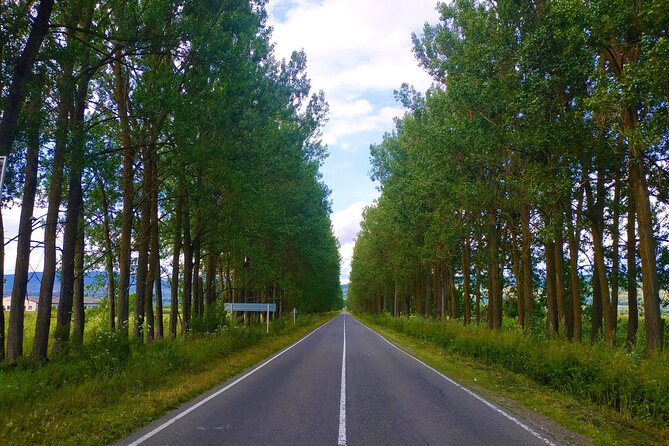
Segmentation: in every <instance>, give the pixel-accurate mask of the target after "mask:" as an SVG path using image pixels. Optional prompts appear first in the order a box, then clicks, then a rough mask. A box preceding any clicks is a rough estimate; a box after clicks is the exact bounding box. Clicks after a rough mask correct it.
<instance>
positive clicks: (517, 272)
mask: <svg viewBox="0 0 669 446" xmlns="http://www.w3.org/2000/svg"><path fill="white" fill-rule="evenodd" d="M518 245H519V243H518V236H517V234H516V229H514V228H513V227H512V229H511V263H512V269H513V275H514V277H515V279H516V306H517V308H518V328H519V329H520V331H521V332H522V331H523V330H524V329H525V293H524V289H523V273H522V268H521V266H520V250H519V249H518Z"/></svg>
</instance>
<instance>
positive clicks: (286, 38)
mask: <svg viewBox="0 0 669 446" xmlns="http://www.w3.org/2000/svg"><path fill="white" fill-rule="evenodd" d="M436 5H437V0H411V1H404V0H270V2H269V5H268V12H269V15H270V18H269V23H270V25H271V26H272V27H273V28H274V32H273V34H272V35H273V39H272V40H273V41H274V43H275V45H276V47H275V53H276V56H277V57H278V58H289V57H290V54H291V52H292V51H295V50H300V49H304V51H305V52H306V54H307V74H308V76H309V77H310V78H311V84H312V89H313V90H314V91H318V90H323V91H324V92H325V98H326V100H327V102H328V103H329V105H330V119H329V122H328V124H327V125H326V127H325V129H324V132H323V142H324V143H325V144H327V145H328V148H329V152H330V156H329V158H328V159H327V160H326V162H325V164H324V166H323V168H322V172H323V179H324V181H325V183H326V184H327V185H328V187H329V188H330V189H331V190H332V195H331V200H332V210H333V215H332V225H333V229H334V233H335V235H336V236H337V238H338V240H339V244H340V250H339V251H340V254H341V256H342V271H341V282H342V283H348V278H349V274H350V270H351V266H350V265H351V255H352V253H353V246H354V244H355V237H356V234H357V233H358V231H359V229H360V219H361V216H362V211H363V209H364V208H365V206H367V205H370V204H372V202H373V201H374V199H375V198H377V197H378V196H379V192H378V191H377V190H376V184H375V183H373V182H372V181H371V180H370V179H369V170H370V164H369V146H370V144H376V143H379V142H381V140H382V138H383V134H384V133H386V132H390V131H391V130H392V129H393V128H394V123H393V119H394V118H395V117H401V116H402V115H403V113H404V109H403V108H402V106H401V104H399V103H397V102H396V101H395V100H394V96H393V91H394V90H396V89H399V87H400V86H401V85H402V83H403V82H406V83H408V84H410V85H413V86H414V87H415V88H416V90H418V91H421V92H424V91H425V90H427V88H428V87H429V86H430V84H431V79H430V77H429V76H428V75H427V73H425V72H424V71H423V70H422V69H421V68H420V67H419V66H418V63H417V61H416V59H415V58H414V55H413V53H412V51H411V47H412V44H411V33H412V32H416V33H418V34H420V33H421V32H422V29H423V25H424V24H425V23H426V22H427V23H430V24H435V23H437V22H438V18H439V15H438V13H437V11H436Z"/></svg>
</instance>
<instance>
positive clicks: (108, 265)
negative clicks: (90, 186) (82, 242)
mask: <svg viewBox="0 0 669 446" xmlns="http://www.w3.org/2000/svg"><path fill="white" fill-rule="evenodd" d="M95 179H96V181H97V183H98V191H99V192H100V202H101V203H102V232H103V233H104V237H105V251H106V252H105V271H106V272H107V301H108V304H109V319H108V321H109V328H110V329H111V330H115V329H116V302H115V293H116V289H115V286H114V245H113V244H112V240H111V225H110V218H109V199H108V198H107V193H106V192H105V185H104V182H103V181H102V177H101V176H100V175H99V173H97V172H95Z"/></svg>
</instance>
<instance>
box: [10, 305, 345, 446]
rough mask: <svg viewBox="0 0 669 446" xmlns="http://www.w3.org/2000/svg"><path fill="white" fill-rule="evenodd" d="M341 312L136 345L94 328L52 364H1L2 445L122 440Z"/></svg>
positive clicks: (99, 442) (88, 442)
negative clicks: (268, 325) (268, 329)
mask: <svg viewBox="0 0 669 446" xmlns="http://www.w3.org/2000/svg"><path fill="white" fill-rule="evenodd" d="M334 315H335V313H329V314H324V315H311V316H310V315H305V316H300V317H298V319H297V325H296V326H295V327H293V323H292V319H291V320H285V319H280V320H277V321H274V322H273V323H272V324H271V330H270V334H269V335H266V334H265V327H264V326H253V327H233V328H231V327H220V328H219V329H217V330H216V331H215V332H213V333H207V334H205V333H203V334H193V335H189V336H186V337H183V338H179V339H177V340H176V341H172V340H168V339H166V340H160V341H155V342H152V343H149V344H143V345H138V344H133V343H132V342H131V341H128V340H124V339H122V338H120V337H119V336H118V335H116V334H114V333H111V332H107V331H101V330H94V331H92V332H91V333H89V334H88V336H87V342H86V343H85V344H84V346H82V347H72V348H71V349H70V351H68V352H66V353H65V354H64V355H63V356H62V357H58V358H56V359H55V360H53V361H52V362H51V363H50V364H47V365H43V366H40V365H35V364H32V363H30V362H28V361H24V362H21V363H19V364H18V366H15V367H10V366H9V365H4V366H3V368H2V369H0V389H2V390H1V391H0V418H1V419H2V423H0V438H2V444H3V445H25V444H59V445H61V444H62V445H89V444H91V445H99V444H109V443H110V442H113V441H115V440H118V439H120V438H122V437H124V436H125V435H127V434H129V433H130V432H132V431H134V430H136V429H137V428H139V427H141V426H143V425H145V424H146V423H148V422H150V421H151V420H154V419H156V418H158V417H160V416H161V415H162V414H164V413H165V412H167V411H169V410H171V409H174V408H176V407H178V406H179V405H180V404H182V403H184V402H186V401H188V400H190V399H192V398H193V397H195V396H197V395H199V394H200V393H202V392H204V391H206V390H208V389H210V388H212V387H214V386H216V385H217V384H219V383H221V382H223V381H225V380H226V379H228V378H230V377H232V376H234V375H236V374H238V373H240V372H241V371H243V370H244V369H246V368H248V367H250V366H252V365H253V364H256V363H258V362H259V361H261V360H262V359H264V358H266V357H268V356H269V355H271V354H272V353H274V352H276V351H278V350H280V349H281V348H284V347H286V346H287V345H289V344H291V343H293V342H295V341H296V340H297V339H299V338H301V337H302V336H304V335H305V334H306V333H308V332H309V331H311V330H313V329H314V328H316V327H317V326H318V325H320V324H322V323H324V322H325V321H327V320H329V319H330V318H332V317H333V316H334Z"/></svg>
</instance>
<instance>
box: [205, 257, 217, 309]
mask: <svg viewBox="0 0 669 446" xmlns="http://www.w3.org/2000/svg"><path fill="white" fill-rule="evenodd" d="M217 263H218V258H217V256H216V255H215V254H214V253H213V252H211V251H210V252H209V254H208V255H207V266H206V268H207V271H206V273H207V282H206V284H205V294H204V299H205V302H204V310H205V311H206V312H209V310H211V305H212V304H213V303H214V296H215V295H216V265H217Z"/></svg>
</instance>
